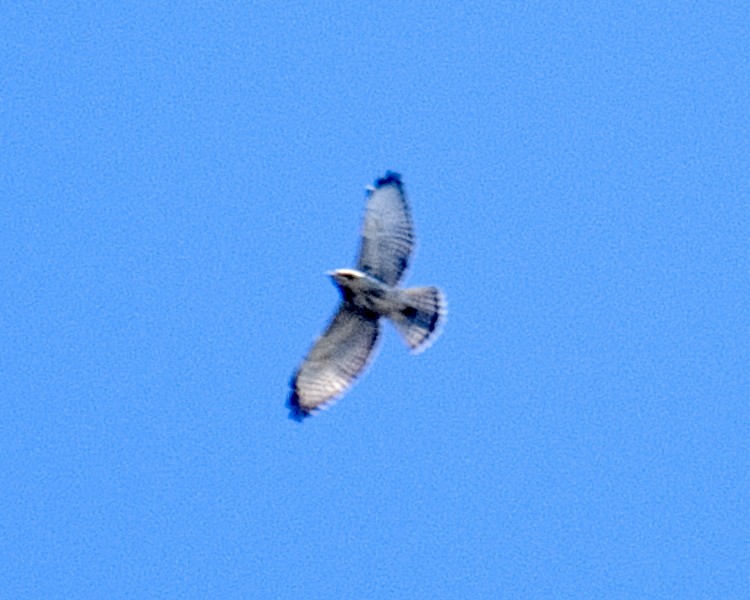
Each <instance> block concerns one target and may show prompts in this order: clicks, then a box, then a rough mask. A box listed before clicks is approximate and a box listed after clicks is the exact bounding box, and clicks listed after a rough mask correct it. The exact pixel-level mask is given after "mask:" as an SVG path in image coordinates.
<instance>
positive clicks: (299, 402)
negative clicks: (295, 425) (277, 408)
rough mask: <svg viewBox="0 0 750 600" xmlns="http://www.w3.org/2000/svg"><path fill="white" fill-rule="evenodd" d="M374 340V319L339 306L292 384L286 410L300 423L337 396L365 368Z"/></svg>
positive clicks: (361, 312)
mask: <svg viewBox="0 0 750 600" xmlns="http://www.w3.org/2000/svg"><path fill="white" fill-rule="evenodd" d="M377 339H378V316H377V315H376V314H374V313H370V312H364V311H362V310H358V309H356V308H355V307H354V306H353V305H351V304H349V303H347V302H342V303H341V306H339V310H338V312H337V313H336V315H335V316H334V317H333V320H332V321H331V323H330V325H328V329H326V331H325V333H324V334H323V335H322V336H320V337H319V338H318V340H317V341H316V342H315V344H314V345H313V347H312V349H311V350H310V353H309V354H308V355H307V357H306V358H305V360H304V361H302V365H300V368H299V370H298V371H297V373H296V374H295V376H294V380H293V381H292V394H291V396H290V398H289V402H288V406H289V408H290V409H291V411H292V414H291V416H292V417H293V418H298V419H301V418H303V417H306V416H308V415H309V414H310V413H312V412H314V411H315V410H316V409H318V408H320V407H321V406H322V405H323V404H326V403H327V402H330V401H331V400H334V399H335V398H336V397H337V396H340V395H341V394H342V393H343V392H344V391H345V390H346V389H347V388H348V387H349V386H350V385H351V384H352V383H353V382H354V380H355V379H356V378H357V376H358V375H359V374H360V373H361V372H362V371H363V370H364V368H365V367H366V366H367V362H368V360H369V358H370V355H371V353H372V350H373V348H374V347H375V342H376V341H377Z"/></svg>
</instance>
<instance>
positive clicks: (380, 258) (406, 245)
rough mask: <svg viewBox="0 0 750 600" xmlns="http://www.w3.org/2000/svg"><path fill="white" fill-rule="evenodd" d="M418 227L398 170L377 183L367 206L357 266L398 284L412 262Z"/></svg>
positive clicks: (392, 283)
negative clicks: (413, 218)
mask: <svg viewBox="0 0 750 600" xmlns="http://www.w3.org/2000/svg"><path fill="white" fill-rule="evenodd" d="M413 246H414V230H413V228H412V223H411V215H410V214H409V205H408V204H407V202H406V194H405V193H404V186H403V184H402V183H401V176H400V175H399V174H398V173H391V172H390V171H388V172H387V173H386V174H385V177H383V178H382V179H378V180H377V181H376V182H375V188H374V189H373V190H372V191H371V192H370V194H369V197H368V199H367V208H366V209H365V221H364V224H363V226H362V247H361V248H360V251H359V260H358V262H357V267H358V268H359V269H360V270H361V271H364V272H365V273H367V274H368V275H371V276H372V277H376V278H377V279H380V280H381V281H383V282H384V283H387V284H388V285H396V284H397V283H398V282H399V280H400V279H401V276H402V275H403V273H404V271H405V270H406V266H407V264H408V262H409V255H410V254H411V250H412V247H413Z"/></svg>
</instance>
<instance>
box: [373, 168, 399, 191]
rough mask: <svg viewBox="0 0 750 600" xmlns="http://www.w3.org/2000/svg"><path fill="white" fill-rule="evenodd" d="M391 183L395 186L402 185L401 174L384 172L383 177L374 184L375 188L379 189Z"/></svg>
mask: <svg viewBox="0 0 750 600" xmlns="http://www.w3.org/2000/svg"><path fill="white" fill-rule="evenodd" d="M391 183H395V184H396V185H402V181H401V173H396V172H395V171H386V172H385V176H384V177H381V178H380V179H378V180H377V181H376V182H375V187H378V188H381V187H383V186H385V185H389V184H391Z"/></svg>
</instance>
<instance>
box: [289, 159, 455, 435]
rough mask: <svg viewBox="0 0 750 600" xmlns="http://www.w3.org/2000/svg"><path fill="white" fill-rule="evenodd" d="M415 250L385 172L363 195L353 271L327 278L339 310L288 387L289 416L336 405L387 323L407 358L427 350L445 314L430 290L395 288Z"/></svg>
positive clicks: (402, 201) (401, 199) (400, 190)
mask: <svg viewBox="0 0 750 600" xmlns="http://www.w3.org/2000/svg"><path fill="white" fill-rule="evenodd" d="M413 247H414V231H413V226H412V220H411V214H410V211H409V205H408V203H407V201H406V193H405V192H404V184H403V182H402V181H401V176H400V175H399V174H398V173H393V172H391V171H388V172H387V173H386V174H385V177H382V178H381V179H378V180H377V181H376V182H375V185H374V186H373V187H371V188H368V194H367V206H366V209H365V217H364V223H363V225H362V240H361V244H360V249H359V258H358V259H357V267H356V269H336V270H335V271H332V272H330V273H328V275H329V276H330V277H331V279H332V280H333V283H334V285H336V286H337V287H338V289H339V292H340V293H341V304H340V305H339V307H338V310H337V311H336V314H335V315H334V316H333V319H332V320H331V322H330V323H329V325H328V327H327V328H326V330H325V332H324V333H323V335H321V336H320V337H319V338H318V339H317V340H316V341H315V343H314V344H313V347H312V348H311V349H310V352H309V353H308V354H307V356H306V357H305V359H304V360H303V361H302V364H301V365H300V366H299V368H298V369H297V371H296V372H295V374H294V377H293V378H292V381H291V387H292V392H291V394H290V396H289V400H288V402H287V406H288V408H289V409H290V417H292V418H293V419H296V420H300V421H301V420H303V419H304V418H305V417H308V416H310V415H312V414H314V413H315V412H317V411H318V410H319V409H321V408H325V407H327V405H330V403H331V402H332V401H334V400H336V399H337V398H339V397H340V396H341V395H342V394H343V393H344V392H345V391H346V390H347V389H348V388H349V387H350V386H351V385H352V383H354V381H355V380H356V379H357V377H359V375H360V374H361V373H362V372H363V371H364V370H365V368H366V367H367V364H368V363H369V361H370V358H371V357H372V353H373V350H374V348H375V344H376V342H377V340H378V335H379V334H380V321H381V318H387V319H389V320H390V321H391V323H393V325H394V326H395V327H396V329H397V330H398V332H399V333H400V334H401V335H402V337H403V338H404V341H405V342H406V344H407V345H408V346H409V348H410V349H411V351H412V352H414V353H417V352H421V351H422V350H424V349H425V348H427V347H428V346H429V345H430V344H431V343H432V342H433V341H435V339H436V338H437V336H438V334H439V332H440V328H441V327H440V326H441V324H442V321H443V319H444V317H445V315H446V302H445V297H444V296H443V293H442V292H441V291H440V290H439V289H438V288H436V287H433V286H429V287H413V288H406V289H403V288H399V287H398V283H399V282H400V281H401V278H402V276H403V274H404V271H405V270H406V267H407V265H408V263H409V257H410V255H411V252H412V248H413Z"/></svg>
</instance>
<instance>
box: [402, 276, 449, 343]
mask: <svg viewBox="0 0 750 600" xmlns="http://www.w3.org/2000/svg"><path fill="white" fill-rule="evenodd" d="M402 299H403V300H405V302H406V307H405V308H404V309H402V310H400V311H398V312H396V313H393V314H391V315H389V317H390V318H391V321H392V322H393V324H394V325H395V327H396V329H397V330H398V331H399V333H400V334H401V335H402V336H403V338H404V341H405V342H406V344H407V345H408V346H409V348H411V351H412V352H414V353H417V352H421V351H422V350H425V349H426V348H428V347H429V346H430V345H431V344H432V343H433V342H434V341H435V340H436V339H437V338H438V336H439V335H440V330H441V328H442V322H443V320H444V319H445V315H446V313H447V305H446V302H445V297H444V296H443V293H442V292H441V291H440V290H439V289H438V288H436V287H414V288H408V289H406V290H404V291H403V297H402Z"/></svg>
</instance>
